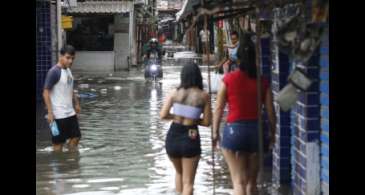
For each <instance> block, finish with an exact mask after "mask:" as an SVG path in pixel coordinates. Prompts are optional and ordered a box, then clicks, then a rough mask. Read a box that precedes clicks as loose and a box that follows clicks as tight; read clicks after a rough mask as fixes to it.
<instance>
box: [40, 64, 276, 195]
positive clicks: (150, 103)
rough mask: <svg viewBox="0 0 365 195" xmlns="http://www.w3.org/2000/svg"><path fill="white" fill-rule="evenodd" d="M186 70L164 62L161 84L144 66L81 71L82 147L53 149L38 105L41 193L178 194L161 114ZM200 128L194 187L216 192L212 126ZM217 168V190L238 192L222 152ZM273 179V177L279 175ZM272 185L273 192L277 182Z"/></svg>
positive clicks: (166, 125) (77, 86)
mask: <svg viewBox="0 0 365 195" xmlns="http://www.w3.org/2000/svg"><path fill="white" fill-rule="evenodd" d="M180 70H181V66H164V67H163V71H164V78H163V80H162V81H161V84H160V85H153V84H151V83H149V82H145V79H144V76H143V72H142V70H135V69H133V70H131V71H130V72H120V73H113V74H112V75H110V74H111V73H99V74H94V73H87V72H74V77H75V79H76V82H75V89H77V90H78V93H79V94H81V95H82V94H84V96H85V97H84V96H83V95H82V97H83V98H82V99H81V109H82V110H81V114H80V119H79V122H80V128H81V133H82V139H81V142H80V148H79V152H77V153H71V152H68V151H67V150H66V151H65V152H63V153H61V154H53V153H52V152H51V151H52V147H51V140H50V133H49V129H48V127H47V123H46V119H45V114H46V113H45V109H44V108H43V107H41V106H38V107H37V131H36V132H37V134H36V139H37V142H36V160H37V162H36V188H37V189H36V190H37V194H38V195H48V194H49V195H51V194H68V195H71V194H74V195H76V194H78V195H81V194H85V195H93V194H98V195H103V194H123V195H129V194H130V195H138V194H145V195H149V194H150V195H162V194H171V195H173V194H175V192H174V191H175V190H174V188H175V187H174V186H175V184H174V181H175V177H174V175H175V173H174V168H173V166H172V164H171V162H170V161H169V159H168V157H167V154H166V151H165V137H166V133H167V130H168V128H169V124H170V122H168V121H161V120H160V119H159V111H160V108H161V106H162V103H163V100H164V98H165V96H166V95H167V93H168V92H169V91H170V90H171V89H173V88H175V87H177V86H178V84H179V82H180ZM202 72H203V75H204V78H205V80H206V78H207V69H206V68H205V67H202ZM206 89H207V88H206ZM95 95H96V96H95ZM93 96H95V97H93ZM214 99H215V95H214V96H213V102H215V100H214ZM213 105H214V103H213ZM200 134H201V145H202V156H201V160H200V162H199V166H198V170H197V175H196V179H195V185H194V189H195V193H194V194H198V195H210V194H212V188H213V176H212V175H213V174H212V156H211V139H210V138H211V129H210V128H204V127H200ZM215 175H216V194H217V195H218V194H222V195H223V194H227V195H228V194H231V189H232V185H231V181H230V177H229V173H228V168H227V165H226V163H225V162H224V159H223V156H222V155H221V153H218V155H216V160H215ZM267 180H268V182H270V181H271V176H268V179H267ZM267 185H268V186H270V188H265V191H268V190H269V189H271V187H272V186H271V185H269V183H267ZM267 194H275V193H274V192H270V193H267Z"/></svg>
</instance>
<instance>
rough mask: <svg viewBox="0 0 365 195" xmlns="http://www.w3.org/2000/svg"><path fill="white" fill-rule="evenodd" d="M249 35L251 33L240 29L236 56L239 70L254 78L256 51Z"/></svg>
mask: <svg viewBox="0 0 365 195" xmlns="http://www.w3.org/2000/svg"><path fill="white" fill-rule="evenodd" d="M251 37H252V35H251V33H247V32H242V31H241V35H240V45H239V47H238V52H237V57H238V58H239V59H240V64H239V68H240V70H241V71H244V72H246V73H247V74H248V76H249V77H250V78H256V51H255V44H254V43H253V41H252V39H251Z"/></svg>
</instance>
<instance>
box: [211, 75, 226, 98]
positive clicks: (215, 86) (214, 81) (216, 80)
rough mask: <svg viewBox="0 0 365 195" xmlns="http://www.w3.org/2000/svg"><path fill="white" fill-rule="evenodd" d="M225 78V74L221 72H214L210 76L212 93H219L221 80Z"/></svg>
mask: <svg viewBox="0 0 365 195" xmlns="http://www.w3.org/2000/svg"><path fill="white" fill-rule="evenodd" d="M222 79H223V74H219V73H217V72H215V73H213V74H212V76H211V77H210V84H211V92H212V93H217V92H218V90H219V87H220V86H219V85H220V82H221V81H222Z"/></svg>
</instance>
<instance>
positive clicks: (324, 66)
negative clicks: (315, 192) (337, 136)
mask: <svg viewBox="0 0 365 195" xmlns="http://www.w3.org/2000/svg"><path fill="white" fill-rule="evenodd" d="M327 30H328V29H327ZM328 48H329V42H328V32H327V31H326V33H325V34H324V36H323V38H322V43H321V50H320V53H321V60H320V66H321V68H320V70H321V73H320V79H321V84H320V91H321V98H320V99H321V100H320V101H321V191H322V193H323V195H328V194H329V169H328V167H329V60H328V53H329V52H328Z"/></svg>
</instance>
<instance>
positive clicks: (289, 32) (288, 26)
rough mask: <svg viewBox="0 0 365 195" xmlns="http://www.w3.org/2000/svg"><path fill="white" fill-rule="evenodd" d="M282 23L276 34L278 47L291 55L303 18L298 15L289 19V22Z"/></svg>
mask: <svg viewBox="0 0 365 195" xmlns="http://www.w3.org/2000/svg"><path fill="white" fill-rule="evenodd" d="M279 23H280V22H279ZM282 23H283V24H282V25H281V26H278V29H277V32H276V36H277V40H278V45H279V47H280V50H281V51H283V52H284V53H286V54H290V53H291V51H292V49H293V48H294V44H295V41H296V39H297V37H298V34H299V31H300V29H301V25H302V18H301V16H300V14H298V15H295V16H293V17H291V18H290V19H288V21H287V22H282ZM279 25H280V24H279Z"/></svg>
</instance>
